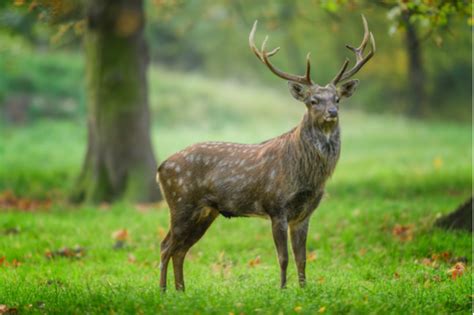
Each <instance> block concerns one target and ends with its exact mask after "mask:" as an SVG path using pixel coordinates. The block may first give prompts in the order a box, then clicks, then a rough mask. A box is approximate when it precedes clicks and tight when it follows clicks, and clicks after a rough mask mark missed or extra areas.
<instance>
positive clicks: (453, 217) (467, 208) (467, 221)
mask: <svg viewBox="0 0 474 315" xmlns="http://www.w3.org/2000/svg"><path fill="white" fill-rule="evenodd" d="M435 224H436V226H438V227H441V228H444V229H448V230H451V229H456V230H465V231H470V232H472V197H471V198H470V199H468V200H467V201H466V202H464V203H463V204H462V205H460V206H459V207H458V208H457V209H456V210H455V211H453V212H451V213H450V214H448V215H446V216H444V217H441V218H439V219H438V220H437V221H436V223H435Z"/></svg>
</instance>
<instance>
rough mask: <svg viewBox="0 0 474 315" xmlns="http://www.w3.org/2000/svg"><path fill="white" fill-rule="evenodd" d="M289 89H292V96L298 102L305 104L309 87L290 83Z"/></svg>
mask: <svg viewBox="0 0 474 315" xmlns="http://www.w3.org/2000/svg"><path fill="white" fill-rule="evenodd" d="M288 88H289V89H290V93H291V95H293V97H294V98H295V99H296V100H298V101H301V102H303V101H304V99H305V97H306V91H307V89H308V88H307V87H306V86H305V85H302V84H299V83H296V82H291V81H288Z"/></svg>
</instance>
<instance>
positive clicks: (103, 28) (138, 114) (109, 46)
mask: <svg viewBox="0 0 474 315" xmlns="http://www.w3.org/2000/svg"><path fill="white" fill-rule="evenodd" d="M86 21H87V28H86V33H85V38H84V46H85V55H86V84H87V93H88V99H87V100H88V121H87V124H88V146H87V153H86V156H85V160H84V164H83V168H82V172H81V175H80V176H79V180H78V183H77V187H76V190H75V191H74V193H73V195H72V199H73V201H76V202H84V201H85V202H94V203H97V202H111V201H115V200H118V199H122V200H123V199H125V200H128V201H134V202H150V201H155V200H158V199H159V198H160V191H159V188H158V186H157V184H156V183H155V180H154V177H155V171H156V160H155V157H154V154H153V149H152V144H151V139H150V120H149V108H148V98H147V78H146V69H147V66H148V54H147V47H146V43H145V40H144V36H143V27H144V12H143V0H90V1H88V3H87V8H86Z"/></svg>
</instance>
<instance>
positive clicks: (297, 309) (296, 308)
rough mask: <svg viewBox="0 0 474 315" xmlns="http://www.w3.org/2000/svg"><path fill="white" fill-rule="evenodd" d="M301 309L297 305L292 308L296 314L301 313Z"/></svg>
mask: <svg viewBox="0 0 474 315" xmlns="http://www.w3.org/2000/svg"><path fill="white" fill-rule="evenodd" d="M302 309H303V307H301V306H299V305H298V306H295V308H294V310H295V312H296V313H299V312H301V310H302Z"/></svg>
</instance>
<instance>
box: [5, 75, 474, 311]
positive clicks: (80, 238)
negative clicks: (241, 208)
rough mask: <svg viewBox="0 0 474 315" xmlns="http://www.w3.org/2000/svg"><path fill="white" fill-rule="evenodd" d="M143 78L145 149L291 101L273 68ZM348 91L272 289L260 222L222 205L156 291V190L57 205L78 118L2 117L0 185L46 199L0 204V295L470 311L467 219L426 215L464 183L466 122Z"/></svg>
mask: <svg viewBox="0 0 474 315" xmlns="http://www.w3.org/2000/svg"><path fill="white" fill-rule="evenodd" d="M184 76H186V80H184ZM150 78H151V87H150V103H151V106H152V117H151V118H152V121H153V130H152V132H153V140H154V146H155V150H156V154H157V156H158V158H159V160H163V159H165V158H166V157H167V156H168V155H170V154H171V153H173V152H175V151H177V150H179V149H182V148H184V147H186V146H187V145H190V144H192V143H194V142H198V141H207V140H219V141H233V142H245V143H253V142H259V141H263V140H266V139H268V138H270V137H273V136H277V135H279V134H281V133H283V132H285V131H287V130H289V129H290V128H291V127H292V126H294V125H296V124H297V123H298V122H299V119H300V118H301V116H302V115H303V113H304V106H303V105H301V104H298V103H297V102H295V101H293V100H292V99H291V97H290V96H289V93H288V92H287V91H286V84H283V83H282V82H279V81H276V82H275V84H274V85H275V89H271V88H268V87H261V86H256V85H253V84H244V83H242V82H237V81H219V80H212V79H206V78H203V77H202V76H200V75H198V74H191V75H190V74H182V73H176V72H170V71H169V70H166V69H161V68H153V69H152V70H151V72H150ZM276 89H278V90H276ZM363 89H364V85H363V84H361V86H360V90H363ZM361 99H362V98H358V96H357V93H356V95H355V96H354V97H353V98H352V99H350V100H348V101H347V102H345V103H344V104H342V105H341V115H342V116H341V125H342V133H343V139H342V142H343V144H342V147H343V148H342V155H341V159H340V161H339V165H338V167H337V169H336V172H335V174H334V175H333V177H332V178H331V179H330V181H329V184H328V186H327V194H326V196H325V198H324V200H323V202H322V204H321V206H320V207H319V209H318V210H317V211H316V212H315V213H314V215H313V217H312V220H311V226H310V234H309V240H308V251H309V254H308V263H307V275H308V284H307V287H306V288H304V289H300V288H299V287H298V286H297V277H296V271H295V266H294V263H293V262H292V261H291V262H290V266H289V279H288V288H287V289H285V290H280V289H279V288H278V283H279V277H278V273H279V268H278V263H277V259H276V254H275V251H274V246H273V241H272V239H271V230H270V224H269V222H268V221H265V220H262V219H255V218H252V219H243V218H242V219H240V218H237V219H235V218H234V219H225V218H223V217H221V218H218V220H216V222H215V223H214V224H213V226H212V227H211V228H210V230H209V231H208V233H207V234H206V235H205V236H204V238H203V239H202V240H201V241H200V242H199V243H198V244H197V245H196V246H194V247H193V248H192V249H191V251H190V252H189V254H188V257H187V259H186V262H185V280H186V286H187V291H186V292H185V293H177V292H175V291H174V288H173V282H172V281H173V276H172V272H170V274H169V275H170V277H169V279H168V281H169V282H168V286H169V290H168V292H166V294H163V293H161V292H160V291H159V288H158V277H159V270H158V265H159V243H160V240H161V238H162V237H163V235H164V233H165V232H166V231H167V228H168V220H169V214H168V209H167V207H166V204H164V203H159V204H156V205H140V204H138V205H134V204H126V203H117V204H113V205H108V204H102V205H99V206H94V205H82V206H79V207H76V206H73V205H70V204H68V203H67V193H68V192H69V191H70V189H71V188H72V187H73V186H74V180H75V177H76V176H77V174H78V172H79V170H80V167H81V162H82V159H83V155H84V150H85V143H86V136H87V131H86V127H85V121H84V119H83V117H82V118H81V117H79V118H77V117H76V118H73V119H63V120H57V119H56V120H49V119H39V120H35V121H34V122H32V123H30V124H28V125H25V126H16V127H12V126H8V125H5V124H3V125H2V126H1V133H2V140H1V145H0V157H1V165H2V166H1V167H0V190H1V191H7V190H9V191H11V192H12V194H13V195H15V196H17V197H16V198H25V199H27V200H30V199H31V200H50V201H51V204H50V205H49V203H45V207H41V206H39V207H35V208H33V209H29V210H28V209H22V208H21V207H19V208H15V207H2V209H1V210H0V211H1V212H0V304H3V305H6V306H7V307H8V308H10V309H16V310H18V312H20V313H29V312H31V313H48V314H54V313H56V314H65V313H81V314H82V313H114V314H115V313H119V314H130V313H147V314H156V313H160V314H161V313H163V314H252V313H262V314H279V313H281V314H293V313H301V314H315V313H325V314H340V313H350V314H390V313H391V314H405V313H412V314H413V313H415V314H440V313H441V314H447V313H449V314H452V313H468V312H471V305H472V291H471V283H472V268H471V263H472V260H471V245H472V243H471V234H469V233H462V232H451V231H449V232H448V231H444V230H440V229H438V228H435V227H433V222H434V221H435V220H436V218H438V217H439V216H441V215H442V214H444V213H447V212H450V211H451V210H453V209H454V208H455V207H456V206H457V205H458V204H460V203H461V202H462V201H464V200H465V199H466V198H467V197H468V196H469V195H470V194H471V174H472V165H471V160H472V151H471V127H470V125H468V124H461V123H454V122H436V121H432V122H426V121H416V120H411V119H407V118H402V117H398V116H391V115H376V114H365V113H362V112H359V111H357V110H354V109H353V108H354V107H355V108H357V107H358V106H357V105H358V102H361ZM364 101H367V100H366V99H364ZM370 101H372V102H377V101H380V100H370ZM150 171H154V170H150ZM20 204H21V203H20ZM46 204H47V206H46ZM43 208H44V209H43ZM123 229H126V233H124V232H123ZM117 231H122V235H121V236H117V233H115V235H114V236H113V235H112V234H114V232H117ZM118 234H120V233H118ZM124 234H127V235H124ZM117 238H121V239H122V243H123V244H121V245H120V246H117ZM122 245H123V246H122ZM65 248H67V249H68V250H65ZM466 260H467V267H466V270H465V271H464V273H463V274H462V275H459V276H456V277H454V276H453V271H452V267H453V265H454V264H455V263H456V262H457V261H466Z"/></svg>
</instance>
